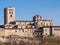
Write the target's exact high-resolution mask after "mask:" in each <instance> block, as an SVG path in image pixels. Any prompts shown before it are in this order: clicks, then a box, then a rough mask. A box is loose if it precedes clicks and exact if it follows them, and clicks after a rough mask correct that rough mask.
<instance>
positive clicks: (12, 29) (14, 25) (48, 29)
mask: <svg viewBox="0 0 60 45" xmlns="http://www.w3.org/2000/svg"><path fill="white" fill-rule="evenodd" d="M38 35H39V36H51V35H54V36H60V26H53V23H52V20H43V19H42V17H41V16H40V15H35V16H34V17H33V20H29V21H27V20H15V8H12V7H8V8H4V25H0V41H2V42H4V41H5V42H6V41H8V40H7V39H10V38H9V37H10V36H18V37H30V38H33V37H34V36H36V37H37V36H38ZM3 40H4V41H3Z"/></svg>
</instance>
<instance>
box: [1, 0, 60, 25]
mask: <svg viewBox="0 0 60 45" xmlns="http://www.w3.org/2000/svg"><path fill="white" fill-rule="evenodd" d="M9 6H11V7H13V8H15V9H16V20H32V19H33V16H34V15H36V14H39V15H40V16H42V18H43V19H47V20H52V21H53V25H60V0H0V25H2V24H4V8H7V7H9Z"/></svg>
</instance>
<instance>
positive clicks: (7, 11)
mask: <svg viewBox="0 0 60 45" xmlns="http://www.w3.org/2000/svg"><path fill="white" fill-rule="evenodd" d="M14 21H15V8H12V7H8V8H4V24H10V23H11V22H14Z"/></svg>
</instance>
